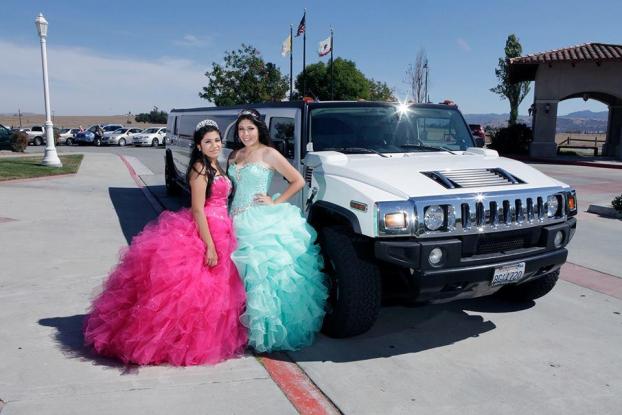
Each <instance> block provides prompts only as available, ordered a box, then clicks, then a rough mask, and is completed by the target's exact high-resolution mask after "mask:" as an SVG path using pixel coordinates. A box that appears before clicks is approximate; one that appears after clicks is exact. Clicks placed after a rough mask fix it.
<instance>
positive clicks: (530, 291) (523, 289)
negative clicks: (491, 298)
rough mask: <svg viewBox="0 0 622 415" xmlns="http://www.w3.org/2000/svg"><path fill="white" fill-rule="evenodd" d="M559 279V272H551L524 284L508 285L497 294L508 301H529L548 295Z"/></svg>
mask: <svg viewBox="0 0 622 415" xmlns="http://www.w3.org/2000/svg"><path fill="white" fill-rule="evenodd" d="M558 279H559V270H557V271H553V272H551V273H548V274H546V275H545V276H543V277H540V278H538V279H536V280H533V281H529V282H526V283H524V284H517V285H508V286H505V287H503V288H501V289H500V290H499V291H498V292H497V294H498V295H499V296H500V297H502V298H504V299H506V300H510V301H518V302H524V301H531V300H535V299H536V298H540V297H543V296H545V295H546V294H548V293H549V292H550V291H551V290H552V289H553V287H555V284H557V280H558Z"/></svg>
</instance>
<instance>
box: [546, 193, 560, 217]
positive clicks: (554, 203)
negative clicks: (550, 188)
mask: <svg viewBox="0 0 622 415" xmlns="http://www.w3.org/2000/svg"><path fill="white" fill-rule="evenodd" d="M546 206H547V207H546V215H547V216H548V217H549V218H552V217H553V216H555V215H556V214H557V211H558V210H559V201H558V200H557V196H555V195H551V196H549V197H547V198H546Z"/></svg>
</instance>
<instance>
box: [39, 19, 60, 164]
mask: <svg viewBox="0 0 622 415" xmlns="http://www.w3.org/2000/svg"><path fill="white" fill-rule="evenodd" d="M35 26H37V32H39V38H40V39H41V65H42V66H43V99H44V101H45V138H46V140H47V144H46V146H45V153H44V155H43V160H41V164H42V165H44V166H52V167H63V164H62V163H61V161H60V159H59V158H58V154H56V146H55V145H54V125H53V124H52V120H51V119H50V91H49V85H48V56H47V43H46V42H47V40H46V39H47V35H48V22H47V20H45V17H43V14H41V13H39V16H37V18H36V19H35Z"/></svg>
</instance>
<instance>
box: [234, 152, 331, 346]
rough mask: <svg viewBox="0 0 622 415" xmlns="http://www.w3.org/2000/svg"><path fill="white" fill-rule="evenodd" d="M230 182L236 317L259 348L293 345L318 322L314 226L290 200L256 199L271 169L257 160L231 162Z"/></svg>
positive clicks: (322, 299) (319, 281)
mask: <svg viewBox="0 0 622 415" xmlns="http://www.w3.org/2000/svg"><path fill="white" fill-rule="evenodd" d="M227 173H228V175H229V177H231V179H232V181H233V182H234V183H235V195H234V198H233V202H232V204H231V208H230V213H231V216H232V218H233V226H234V229H235V233H236V238H237V241H238V246H237V249H236V250H235V251H234V252H233V254H232V255H231V258H232V259H233V262H234V263H235V265H236V267H237V268H238V271H239V273H240V276H241V277H242V279H243V281H244V286H245V288H246V311H245V312H244V313H243V314H242V316H241V318H240V320H241V322H242V324H243V325H244V326H246V327H247V328H248V330H249V336H248V339H249V345H250V346H252V347H253V348H254V349H255V350H257V351H259V352H270V351H275V350H297V349H300V348H302V347H305V346H309V345H310V344H311V343H313V340H314V337H315V334H316V333H317V332H318V331H319V330H320V328H321V327H322V320H323V318H324V313H325V310H324V308H325V304H326V298H327V296H328V290H327V287H326V282H325V275H324V274H323V273H322V271H321V269H322V266H323V263H322V257H321V255H320V248H319V246H318V245H317V244H315V240H316V236H317V235H316V232H315V230H314V229H313V228H312V227H311V226H310V225H309V224H308V223H307V221H306V220H305V218H304V217H303V216H302V214H301V212H300V209H299V208H298V207H296V206H293V205H291V204H289V203H280V204H278V205H258V204H255V203H254V202H253V199H254V197H255V195H256V194H258V193H263V194H266V193H267V191H268V188H269V186H270V183H271V181H272V176H273V175H274V171H273V170H272V169H271V168H269V167H267V166H265V165H263V164H261V163H257V162H251V163H247V164H244V165H241V166H237V165H236V164H233V163H232V164H231V165H230V166H229V170H228V172H227Z"/></svg>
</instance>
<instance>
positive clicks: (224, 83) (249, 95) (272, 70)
mask: <svg viewBox="0 0 622 415" xmlns="http://www.w3.org/2000/svg"><path fill="white" fill-rule="evenodd" d="M205 76H207V78H208V85H207V86H204V87H203V89H202V92H199V96H200V97H201V98H204V99H207V100H209V101H212V102H213V103H214V104H215V105H217V106H223V105H236V104H251V103H255V102H263V101H281V100H283V99H284V98H285V94H286V93H287V90H288V89H289V81H288V78H287V77H285V76H284V75H283V74H281V71H280V70H279V69H278V68H277V67H276V65H275V64H273V63H270V62H267V63H266V62H264V60H263V59H262V58H261V57H260V53H259V51H258V50H257V49H255V48H254V47H253V46H250V45H245V44H242V47H241V48H240V49H238V50H234V51H227V52H225V63H224V65H219V64H217V63H215V62H214V63H212V69H211V71H209V70H208V71H207V72H205Z"/></svg>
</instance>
